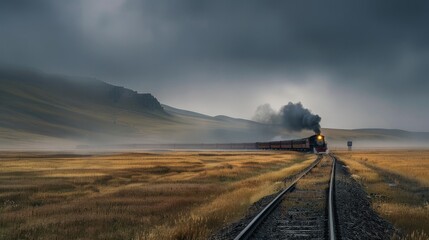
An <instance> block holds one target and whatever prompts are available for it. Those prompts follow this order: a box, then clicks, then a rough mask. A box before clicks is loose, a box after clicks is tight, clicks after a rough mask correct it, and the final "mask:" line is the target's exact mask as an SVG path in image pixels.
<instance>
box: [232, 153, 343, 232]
mask: <svg viewBox="0 0 429 240" xmlns="http://www.w3.org/2000/svg"><path fill="white" fill-rule="evenodd" d="M335 163H336V160H335V157H333V156H332V155H324V156H319V157H318V158H317V159H316V160H315V161H314V162H313V163H312V164H311V165H310V166H309V167H308V168H307V169H306V170H305V171H304V172H303V173H301V175H299V176H298V177H297V179H296V180H295V181H293V182H292V183H291V184H290V185H289V186H288V187H287V188H286V189H285V190H283V191H282V192H280V193H279V194H278V195H277V196H276V197H275V198H274V199H273V200H272V201H271V202H270V203H269V204H268V205H267V206H266V207H265V208H264V209H263V210H262V211H261V212H260V213H259V214H258V215H257V216H256V217H254V218H253V219H252V221H251V222H250V223H249V224H248V225H247V226H246V227H245V228H244V229H243V230H242V231H241V232H240V233H239V234H238V235H237V236H236V237H235V238H234V240H243V239H331V240H335V239H336V227H335V217H334V216H335V215H334V213H335V208H334V194H335V191H334V182H335V179H334V178H335Z"/></svg>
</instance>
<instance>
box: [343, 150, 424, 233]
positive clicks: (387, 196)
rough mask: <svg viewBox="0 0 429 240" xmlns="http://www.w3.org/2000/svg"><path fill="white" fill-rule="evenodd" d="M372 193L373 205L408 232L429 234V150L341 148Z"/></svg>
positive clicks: (348, 163)
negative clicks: (344, 149)
mask: <svg viewBox="0 0 429 240" xmlns="http://www.w3.org/2000/svg"><path fill="white" fill-rule="evenodd" d="M336 154H337V155H338V156H339V157H340V158H341V160H343V161H344V162H345V163H346V164H347V166H348V167H349V168H350V170H351V172H352V174H353V175H352V177H353V178H355V179H356V180H357V181H358V182H360V183H361V184H363V185H364V186H365V188H366V191H367V192H368V193H369V194H370V195H371V196H372V203H373V208H374V209H375V210H376V211H377V212H378V213H379V214H381V215H382V216H383V217H385V218H386V219H388V220H389V221H390V222H392V223H393V224H394V225H395V226H396V227H398V228H400V229H402V230H403V231H404V233H405V236H404V237H403V239H410V240H411V239H428V236H429V207H428V204H429V192H428V187H429V175H428V172H429V151H424V150H412V151H356V152H355V151H353V152H337V153H336Z"/></svg>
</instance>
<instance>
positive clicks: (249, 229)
mask: <svg viewBox="0 0 429 240" xmlns="http://www.w3.org/2000/svg"><path fill="white" fill-rule="evenodd" d="M321 160H322V156H318V157H317V159H316V160H315V161H314V162H313V163H312V164H311V165H310V166H309V167H308V168H307V169H306V170H305V171H304V172H303V173H302V174H301V175H299V177H298V178H297V179H295V180H294V181H293V182H292V183H291V184H290V185H289V186H288V187H287V188H286V189H284V190H283V191H281V192H280V193H279V194H278V195H277V196H276V197H275V198H274V199H273V200H272V201H271V202H270V203H269V204H268V205H267V206H266V207H265V208H264V209H262V211H261V212H259V214H258V215H256V217H254V218H253V219H252V221H251V222H250V223H249V224H247V226H246V227H245V228H244V229H243V230H242V231H241V232H240V233H239V234H238V235H237V236H236V237H235V238H234V240H245V239H248V238H249V237H250V236H251V235H252V233H253V232H254V231H255V229H256V228H257V227H258V226H259V225H260V224H261V223H262V221H263V220H264V219H265V218H266V217H267V216H268V215H269V214H270V213H271V212H272V211H273V210H274V209H275V208H276V207H277V206H278V205H279V204H280V202H281V201H282V197H283V196H284V195H285V194H286V193H287V192H289V191H291V190H292V189H293V188H294V187H295V185H296V184H297V182H298V181H299V180H300V179H301V178H302V177H304V176H305V175H306V174H307V173H308V172H310V171H311V169H313V168H314V167H315V166H316V165H317V164H319V162H320V161H321Z"/></svg>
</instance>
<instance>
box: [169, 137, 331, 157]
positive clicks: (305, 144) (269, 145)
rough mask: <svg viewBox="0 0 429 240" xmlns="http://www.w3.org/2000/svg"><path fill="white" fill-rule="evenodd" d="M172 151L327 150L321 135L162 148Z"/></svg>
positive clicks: (322, 151)
mask: <svg viewBox="0 0 429 240" xmlns="http://www.w3.org/2000/svg"><path fill="white" fill-rule="evenodd" d="M165 147H166V148H172V149H231V150H233V149H237V150H241V149H262V150H288V151H299V152H313V153H324V152H326V151H327V149H328V145H327V143H326V141H325V137H324V136H323V135H321V134H317V135H313V136H311V137H308V138H302V139H295V140H285V141H273V142H256V143H221V144H173V145H169V146H164V148H165Z"/></svg>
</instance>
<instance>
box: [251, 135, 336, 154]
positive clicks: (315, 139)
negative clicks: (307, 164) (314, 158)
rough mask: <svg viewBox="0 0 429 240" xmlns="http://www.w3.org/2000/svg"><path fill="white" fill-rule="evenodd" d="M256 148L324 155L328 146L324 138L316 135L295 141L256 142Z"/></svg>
mask: <svg viewBox="0 0 429 240" xmlns="http://www.w3.org/2000/svg"><path fill="white" fill-rule="evenodd" d="M256 148H257V149H272V150H291V151H299V152H314V153H325V152H326V151H327V149H328V146H327V144H326V141H325V137H324V136H323V135H321V134H316V135H313V136H311V137H308V138H302V139H295V140H285V141H274V142H257V143H256Z"/></svg>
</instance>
